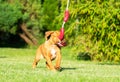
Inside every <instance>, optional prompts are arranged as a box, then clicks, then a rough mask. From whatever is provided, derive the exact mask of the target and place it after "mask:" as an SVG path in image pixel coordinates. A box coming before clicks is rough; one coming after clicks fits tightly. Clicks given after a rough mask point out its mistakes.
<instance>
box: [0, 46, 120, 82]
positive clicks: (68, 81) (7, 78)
mask: <svg viewBox="0 0 120 82" xmlns="http://www.w3.org/2000/svg"><path fill="white" fill-rule="evenodd" d="M35 51H36V50H35V49H15V48H0V82H120V65H105V64H104V65H102V64H99V63H98V62H90V61H77V60H74V59H70V57H69V52H68V51H70V50H69V49H68V48H67V49H66V48H64V49H63V50H62V52H63V54H62V55H63V58H62V63H61V66H62V68H63V69H62V71H61V72H52V71H49V70H48V69H47V68H46V66H45V60H42V61H41V62H39V64H38V66H37V68H36V69H32V62H33V58H34V56H35ZM53 63H54V62H53Z"/></svg>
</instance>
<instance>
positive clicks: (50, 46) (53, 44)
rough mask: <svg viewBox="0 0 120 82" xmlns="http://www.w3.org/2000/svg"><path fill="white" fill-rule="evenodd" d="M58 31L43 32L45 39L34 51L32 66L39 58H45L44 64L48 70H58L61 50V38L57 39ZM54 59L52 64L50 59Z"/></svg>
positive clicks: (34, 65) (35, 64)
mask: <svg viewBox="0 0 120 82" xmlns="http://www.w3.org/2000/svg"><path fill="white" fill-rule="evenodd" d="M59 35H60V32H59V31H48V32H46V33H45V39H46V41H45V42H44V43H43V44H41V45H40V46H39V48H38V49H37V52H36V56H35V59H34V62H33V68H35V67H36V66H37V64H38V62H39V61H40V59H41V58H45V59H46V66H47V68H48V69H50V70H53V71H55V70H60V63H61V52H60V46H61V45H62V44H61V42H62V41H61V40H60V39H59ZM54 59H56V65H55V66H53V64H52V61H53V60H54Z"/></svg>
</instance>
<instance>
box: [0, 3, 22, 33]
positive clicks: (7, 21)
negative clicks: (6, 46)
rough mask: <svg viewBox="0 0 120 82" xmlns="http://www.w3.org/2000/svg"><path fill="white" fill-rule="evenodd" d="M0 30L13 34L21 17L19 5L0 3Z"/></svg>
mask: <svg viewBox="0 0 120 82" xmlns="http://www.w3.org/2000/svg"><path fill="white" fill-rule="evenodd" d="M0 12H1V13H0V30H2V31H5V32H10V33H13V34H15V32H16V30H17V25H16V23H17V20H19V19H20V18H21V17H22V13H21V6H20V4H19V3H14V4H9V3H4V2H1V3H0Z"/></svg>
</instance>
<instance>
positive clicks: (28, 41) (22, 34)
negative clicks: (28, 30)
mask: <svg viewBox="0 0 120 82" xmlns="http://www.w3.org/2000/svg"><path fill="white" fill-rule="evenodd" d="M19 36H20V37H21V38H22V39H23V40H24V41H25V42H26V43H27V44H29V45H32V46H33V45H34V44H33V42H32V41H31V40H30V39H29V38H28V37H27V36H26V35H25V34H24V33H19Z"/></svg>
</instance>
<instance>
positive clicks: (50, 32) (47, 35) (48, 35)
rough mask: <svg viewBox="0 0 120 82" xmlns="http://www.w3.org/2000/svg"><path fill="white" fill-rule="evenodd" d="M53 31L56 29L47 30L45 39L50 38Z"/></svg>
mask: <svg viewBox="0 0 120 82" xmlns="http://www.w3.org/2000/svg"><path fill="white" fill-rule="evenodd" d="M53 32H54V31H47V32H45V39H46V40H48V39H49V38H50V36H51V34H52V33H53Z"/></svg>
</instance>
